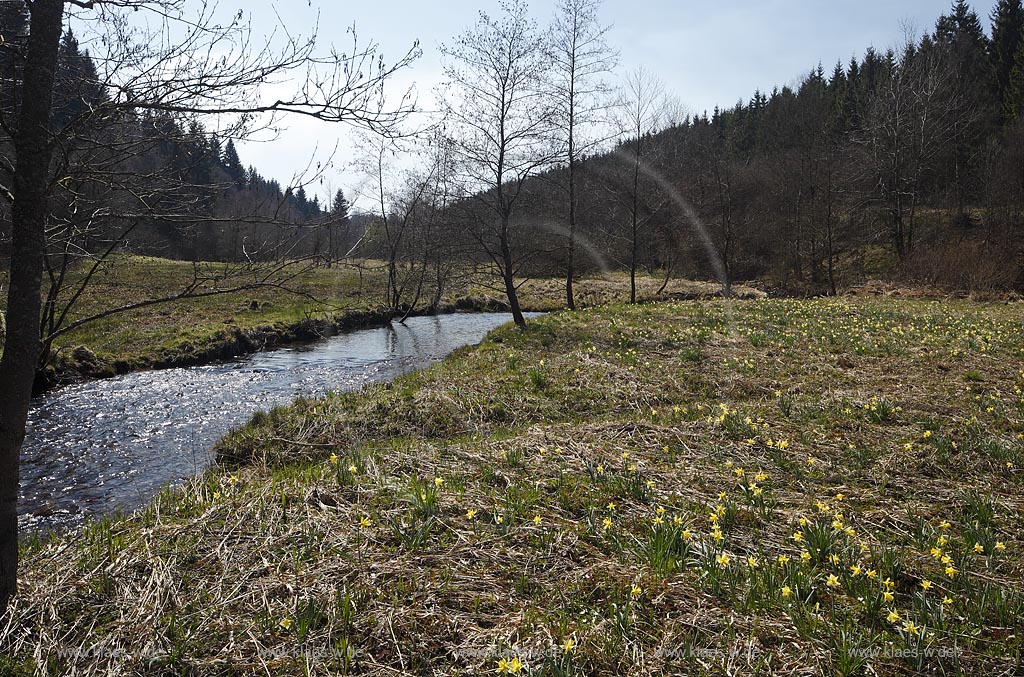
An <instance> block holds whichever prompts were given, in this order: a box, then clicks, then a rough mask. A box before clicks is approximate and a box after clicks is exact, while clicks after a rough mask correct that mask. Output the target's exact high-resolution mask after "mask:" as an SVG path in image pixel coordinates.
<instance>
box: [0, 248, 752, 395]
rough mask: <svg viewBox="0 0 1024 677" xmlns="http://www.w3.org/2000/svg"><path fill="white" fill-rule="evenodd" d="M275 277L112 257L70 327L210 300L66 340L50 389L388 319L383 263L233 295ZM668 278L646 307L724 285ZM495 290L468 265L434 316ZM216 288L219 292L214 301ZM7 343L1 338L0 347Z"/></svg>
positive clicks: (284, 271)
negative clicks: (125, 308) (189, 293)
mask: <svg viewBox="0 0 1024 677" xmlns="http://www.w3.org/2000/svg"><path fill="white" fill-rule="evenodd" d="M197 266H198V267H197ZM87 270H88V269H87V268H82V267H79V268H75V269H73V270H72V271H70V273H69V276H68V279H67V280H66V281H65V283H64V285H63V287H62V289H63V290H64V291H63V292H62V293H61V295H60V296H59V297H58V305H59V306H60V307H63V305H64V304H65V303H67V302H68V300H69V299H70V298H71V297H72V296H73V295H75V294H76V293H77V292H78V289H79V283H80V281H81V280H82V278H83V277H84V275H85V273H86V272H87ZM269 271H270V264H265V265H262V266H256V267H255V268H253V269H252V270H250V271H246V270H245V268H244V267H243V266H240V265H239V264H217V263H209V262H207V263H202V264H193V263H191V262H188V261H175V260H170V259H162V258H156V257H147V256H134V255H119V256H115V257H111V258H110V259H109V260H108V261H106V262H105V263H104V264H102V265H101V266H100V267H99V268H98V270H97V272H96V273H95V274H94V275H93V276H92V277H91V278H90V279H89V281H88V283H87V284H85V285H84V286H83V287H82V291H81V294H80V295H78V296H77V297H76V299H75V302H74V304H73V305H72V306H71V309H70V311H69V312H68V314H67V321H66V322H67V324H70V323H72V322H75V321H78V320H81V319H83V318H88V317H93V316H95V315H98V314H101V313H104V312H106V311H108V310H110V309H112V308H118V307H122V306H128V305H133V304H139V303H142V302H145V301H147V300H149V299H159V298H165V297H169V296H172V295H174V294H176V293H180V292H181V291H182V290H184V289H186V288H188V287H189V286H190V285H191V284H192V283H193V282H194V279H195V276H196V275H197V272H198V274H199V275H200V276H202V277H203V278H204V280H205V281H204V282H203V283H201V284H199V285H198V286H197V287H196V288H195V289H194V291H195V292H197V293H199V294H208V295H203V296H195V297H188V298H181V299H178V300H173V301H169V302H165V303H158V304H153V305H146V306H143V307H139V308H135V309H132V310H128V311H125V312H118V313H116V314H112V315H108V316H106V317H100V318H99V319H96V320H94V321H90V322H88V323H86V324H83V325H81V326H79V327H77V328H75V329H73V330H71V331H69V332H67V333H64V334H62V335H60V336H58V337H57V338H56V340H55V341H54V343H53V356H52V358H51V360H50V365H49V368H48V370H47V381H48V383H49V385H57V384H60V383H64V382H68V381H74V380H77V379H80V378H91V377H109V376H113V375H115V374H118V373H124V372H127V371H136V370H140V369H149V368H161V367H173V366H190V365H196V364H204V363H208V362H211V361H214V360H218V359H227V358H231V357H234V356H237V355H239V354H244V353H247V352H253V351H256V350H262V349H268V348H273V347H276V346H280V345H285V344H288V343H294V342H302V341H311V340H315V339H317V338H320V337H322V336H324V335H327V334H330V333H333V332H335V331H338V330H342V329H349V328H357V327H361V326H368V325H374V324H377V325H379V324H383V323H385V322H386V321H387V320H388V319H389V318H390V313H388V312H387V309H386V301H385V299H386V288H387V270H386V265H385V263H384V262H383V261H378V260H373V259H347V260H345V261H343V262H341V263H340V264H337V265H335V266H334V267H332V268H327V267H323V266H321V267H311V266H309V265H308V264H307V263H304V262H296V263H294V264H289V265H284V266H282V267H281V270H280V272H279V273H278V274H276V275H275V276H274V279H277V280H281V281H282V284H280V285H278V286H265V287H258V288H253V289H242V290H238V291H226V290H230V289H233V288H236V287H241V286H243V285H245V284H248V283H252V282H254V281H255V280H257V279H258V278H259V277H260V276H261V275H263V276H266V275H268V274H269ZM663 281H664V280H663V279H660V278H657V277H653V276H649V275H641V276H639V278H638V292H639V298H640V299H642V300H656V299H665V298H672V297H673V296H685V297H710V296H715V295H717V294H718V293H719V291H720V287H719V286H718V285H715V284H711V283H705V282H695V281H690V280H670V281H669V282H668V283H667V284H666V285H665V287H664V289H662V283H663ZM494 282H495V281H494V279H492V277H490V276H489V275H488V272H487V271H486V270H484V269H482V268H481V269H473V268H471V267H468V266H467V267H463V268H460V269H458V270H457V271H455V272H454V273H453V274H452V276H451V279H450V280H449V282H448V284H447V286H446V288H445V290H444V293H443V294H442V296H441V302H440V307H439V308H438V309H436V310H438V311H439V312H453V311H456V310H466V311H476V310H495V309H501V308H503V307H504V306H505V297H504V295H503V293H502V292H501V291H499V290H498V289H496V288H495V285H494ZM520 284H521V287H520V299H521V303H522V305H523V307H524V309H525V310H532V311H551V310H558V309H560V308H563V307H564V305H565V302H564V295H565V292H564V282H563V281H560V280H557V279H532V280H522V281H521V282H520ZM627 285H628V282H627V279H626V278H625V276H624V275H623V274H621V273H609V274H605V275H599V276H592V277H588V278H584V279H582V280H580V281H579V282H578V284H577V296H576V298H577V301H578V303H579V304H580V305H599V304H606V303H610V302H613V301H615V300H621V299H623V298H625V297H627V296H628V286H627ZM6 288H7V284H6V279H5V277H4V275H3V274H0V312H2V311H3V310H4V309H5V307H6ZM215 291H216V292H218V293H210V292H215ZM736 292H737V294H739V295H741V296H756V295H758V292H756V291H755V290H753V289H750V288H749V287H742V286H738V287H737V289H736ZM432 294H433V290H432V289H425V290H424V292H423V293H422V294H421V295H420V298H419V300H418V302H417V303H416V307H415V308H414V312H416V313H423V312H428V311H430V309H428V308H427V304H428V303H429V302H430V298H429V297H430V296H431V295H432ZM414 297H415V294H414V292H413V291H409V290H406V292H405V297H404V298H403V301H404V302H405V303H411V302H412V301H413V300H414ZM2 327H3V324H2V323H0V328H2ZM2 339H3V332H2V331H0V346H2ZM82 348H85V349H87V350H85V351H83V350H81V349H82Z"/></svg>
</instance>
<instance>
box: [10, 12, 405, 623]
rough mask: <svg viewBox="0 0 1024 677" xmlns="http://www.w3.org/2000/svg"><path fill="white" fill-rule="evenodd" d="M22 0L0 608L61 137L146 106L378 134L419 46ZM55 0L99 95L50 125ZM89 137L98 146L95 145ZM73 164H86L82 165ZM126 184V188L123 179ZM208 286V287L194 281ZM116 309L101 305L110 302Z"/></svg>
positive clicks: (163, 208) (399, 112) (119, 147)
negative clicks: (387, 88) (82, 31)
mask: <svg viewBox="0 0 1024 677" xmlns="http://www.w3.org/2000/svg"><path fill="white" fill-rule="evenodd" d="M27 5H28V8H29V11H30V14H31V21H30V29H29V34H28V36H27V39H26V46H25V60H24V80H23V85H22V97H21V106H20V110H17V111H16V113H14V114H12V115H7V114H6V112H7V111H4V113H5V115H4V120H3V127H4V128H5V129H7V130H9V133H10V136H11V138H12V141H13V146H14V151H15V158H16V159H15V162H14V167H13V169H14V171H13V172H11V179H12V180H11V182H10V183H7V182H6V181H5V182H4V183H5V184H6V185H9V186H10V190H9V193H8V196H9V199H10V201H11V211H12V221H13V224H12V239H11V248H12V256H11V258H10V286H9V289H8V316H7V320H8V327H9V328H8V332H7V336H6V341H5V343H4V350H3V356H2V358H0V610H2V609H6V606H7V603H8V601H9V599H10V597H11V596H12V595H13V594H15V592H16V585H17V577H16V573H17V559H18V518H17V495H18V481H19V472H18V463H19V450H20V448H21V443H22V441H23V439H24V436H25V422H26V417H27V413H28V408H29V401H30V398H31V394H32V385H33V380H34V376H35V371H36V365H37V363H38V359H39V355H40V350H41V346H42V341H41V322H40V318H41V314H42V313H41V310H42V306H43V302H42V297H41V292H42V277H43V271H44V266H45V257H46V252H47V246H48V243H47V235H48V229H50V228H51V227H52V226H53V225H54V217H55V215H56V214H57V210H56V205H55V204H54V202H55V201H54V192H55V191H56V190H57V188H58V187H60V186H62V185H64V184H65V183H66V182H67V180H68V178H69V174H70V171H69V170H70V168H71V167H74V166H76V164H75V163H72V162H65V161H64V159H65V149H66V148H68V147H69V144H68V139H70V138H72V136H73V135H75V134H76V130H81V129H83V128H85V127H87V126H88V125H89V124H91V123H93V122H94V121H96V120H116V119H119V118H121V119H123V118H126V117H129V116H139V115H144V114H146V113H147V112H150V113H164V114H171V115H179V116H183V117H185V118H191V119H196V118H198V117H201V116H206V115H216V116H221V117H218V119H224V118H223V117H222V116H224V115H231V116H234V118H233V120H234V121H233V122H232V124H231V127H230V131H231V136H232V137H233V138H243V137H244V136H245V135H246V134H248V133H251V132H252V131H253V130H254V129H256V128H257V127H260V126H267V125H274V124H276V123H277V120H278V116H280V115H285V114H294V115H303V116H308V117H313V118H316V119H320V120H324V121H333V122H348V123H353V124H356V125H359V126H362V127H365V128H370V129H373V130H376V131H379V132H383V133H388V132H389V131H391V130H392V129H394V127H395V125H397V124H398V123H399V122H400V121H401V120H402V119H403V118H404V117H405V116H406V115H407V114H408V113H409V112H410V111H411V110H412V102H411V100H410V99H408V98H403V99H401V100H400V101H399V102H397V103H395V102H391V101H388V100H387V99H386V97H385V96H384V84H385V82H386V81H388V80H389V79H390V78H391V76H392V75H393V74H394V73H395V72H396V70H398V69H401V68H404V67H406V66H408V65H409V64H410V63H411V61H412V60H413V59H414V58H416V56H417V54H418V51H417V49H416V48H415V47H414V48H413V50H411V51H410V52H409V53H407V54H406V55H405V56H404V57H403V58H401V59H399V60H398V61H397V62H395V63H394V64H385V62H384V61H383V59H382V57H381V56H380V54H379V53H378V51H377V49H376V47H375V46H374V45H372V44H371V45H369V46H362V45H360V44H359V43H358V42H357V41H356V40H355V37H354V31H353V32H352V33H353V49H352V50H351V52H345V53H341V52H338V51H335V50H329V51H328V52H327V53H326V54H323V55H322V54H321V51H320V49H319V47H318V41H317V38H316V33H315V31H314V33H313V34H312V35H311V36H310V37H308V38H298V37H287V38H286V39H284V40H283V42H275V41H274V40H272V39H270V38H268V39H267V40H266V41H265V42H263V43H262V44H260V43H259V42H255V41H254V40H253V38H254V36H253V35H252V34H251V31H250V30H249V27H248V26H247V25H245V24H244V23H242V21H241V16H242V15H241V13H239V15H238V16H237V17H236V19H235V20H234V21H232V22H230V23H227V24H223V23H220V22H218V21H217V20H216V19H215V17H214V11H213V6H212V5H206V4H205V3H199V4H198V9H197V10H195V11H192V10H190V8H191V7H196V6H197V5H196V3H185V2H184V1H183V0H110V1H109V2H107V1H104V0H68V1H67V2H65V0H30V1H29V2H27ZM66 9H71V10H72V11H73V12H74V13H75V15H76V16H77V17H78V18H79V19H81V20H82V21H83V22H85V23H83V25H88V26H93V27H95V30H96V31H97V32H98V33H99V34H100V36H101V38H102V39H98V40H97V41H96V42H95V43H94V44H95V45H96V48H97V53H96V54H95V56H96V58H97V61H98V62H99V63H100V64H101V69H100V74H99V77H100V78H101V79H102V85H103V88H104V90H105V97H104V99H103V100H102V102H97V103H96V104H95V105H93V106H89V107H85V108H84V109H83V110H81V111H80V112H79V113H77V114H76V115H75V116H74V117H73V118H72V119H70V120H68V121H66V123H65V124H64V125H63V127H62V128H61V129H55V128H54V124H53V121H54V114H53V113H54V112H53V106H52V104H51V102H52V101H53V100H54V91H55V82H56V70H57V54H58V50H59V47H60V41H61V34H62V28H63V22H64V19H65V10H66ZM139 11H142V12H148V13H149V16H150V19H151V20H152V21H153V27H151V28H149V29H146V28H143V26H145V25H146V24H145V23H143V22H139V21H137V20H134V18H133V17H137V16H139V15H137V14H135V13H136V12H139ZM286 33H287V32H286ZM288 35H289V36H291V35H292V34H290V33H289V34H288ZM277 45H280V46H279V47H278V46H277ZM289 81H294V82H297V83H298V84H297V85H296V86H295V90H294V92H292V93H291V94H282V93H280V89H281V88H280V86H279V87H278V88H277V89H278V92H277V95H276V96H265V95H264V94H262V92H263V89H262V87H263V85H266V84H268V83H276V84H277V85H281V84H282V83H286V82H289ZM94 138H96V140H97V141H100V140H102V139H103V137H102V136H101V137H94ZM106 142H107V143H108V144H114V145H115V151H116V153H118V154H119V153H123V152H126V151H127V150H129V149H130V144H131V143H132V139H121V140H118V139H112V138H110V137H107V138H106ZM71 145H74V144H71ZM96 148H97V149H99V150H102V149H103V148H104V146H103V145H102V143H100V144H99V145H97V146H96ZM108 148H109V146H108ZM108 152H109V150H102V152H98V153H97V154H98V155H100V156H102V155H103V153H108ZM82 157H84V158H88V157H89V155H88V154H86V155H84V156H82ZM79 166H80V165H79ZM123 170H124V165H119V170H118V171H117V172H104V173H103V176H104V178H103V179H102V180H104V181H112V180H115V178H114V177H120V179H116V180H122V179H123V180H126V181H127V178H128V177H131V176H133V174H132V173H131V172H128V173H123ZM82 171H83V172H87V171H88V170H87V167H86V168H84V169H83V170H82ZM72 178H73V177H72ZM125 188H126V190H128V191H129V192H130V190H131V188H132V186H130V185H126V186H125ZM4 192H7V191H4ZM72 204H73V202H72ZM132 204H134V205H135V206H136V208H137V209H140V210H142V211H147V212H148V211H157V212H165V213H166V215H168V216H169V217H170V215H172V214H175V213H177V214H180V213H181V212H180V211H177V210H180V209H182V208H188V207H191V206H194V203H193V202H190V201H188V200H182V201H178V202H168V201H166V200H147V199H145V198H144V197H143V199H136V200H135V202H134V203H132ZM140 205H141V207H140ZM278 282H279V280H275V281H274V283H275V284H276V283H278ZM200 286H202V285H200ZM198 289H199V287H196V289H193V290H192V291H197V290H198ZM186 291H189V290H186ZM206 291H210V290H209V289H205V290H203V291H201V292H199V293H200V294H201V293H205V292H206ZM171 297H177V295H170V296H169V297H168V298H171ZM154 302H156V300H154ZM123 309H124V307H121V308H112V309H111V312H117V311H119V310H123ZM107 314H108V315H109V314H110V313H107Z"/></svg>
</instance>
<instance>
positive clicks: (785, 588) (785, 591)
mask: <svg viewBox="0 0 1024 677" xmlns="http://www.w3.org/2000/svg"><path fill="white" fill-rule="evenodd" d="M780 592H781V594H782V597H783V598H788V597H789V596H790V595H792V594H793V590H792V588H790V587H789V586H788V585H784V586H782V590H781V591H780Z"/></svg>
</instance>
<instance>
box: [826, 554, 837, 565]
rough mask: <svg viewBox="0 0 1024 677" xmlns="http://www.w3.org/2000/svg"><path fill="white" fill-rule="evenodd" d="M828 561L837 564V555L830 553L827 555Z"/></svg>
mask: <svg viewBox="0 0 1024 677" xmlns="http://www.w3.org/2000/svg"><path fill="white" fill-rule="evenodd" d="M828 561H829V562H831V563H832V564H839V555H836V554H831V555H829V556H828Z"/></svg>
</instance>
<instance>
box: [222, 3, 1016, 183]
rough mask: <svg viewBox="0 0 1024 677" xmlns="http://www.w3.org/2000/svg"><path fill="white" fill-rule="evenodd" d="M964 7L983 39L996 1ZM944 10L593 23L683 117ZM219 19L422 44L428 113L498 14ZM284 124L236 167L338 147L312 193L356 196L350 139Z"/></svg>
mask: <svg viewBox="0 0 1024 677" xmlns="http://www.w3.org/2000/svg"><path fill="white" fill-rule="evenodd" d="M554 4H555V3H554V1H553V0H535V1H534V2H532V3H531V4H530V7H531V10H532V12H533V14H534V15H535V17H536V18H537V19H538V21H540V22H541V23H547V22H548V21H549V19H550V17H551V16H552V13H553V11H554V10H553V8H554ZM971 4H972V6H973V7H974V9H975V11H977V13H978V15H979V16H980V17H981V19H982V22H983V24H984V25H985V28H986V30H989V25H988V24H989V18H988V17H989V14H990V13H991V11H992V7H993V6H994V5H995V4H996V0H975V2H972V3H971ZM949 6H950V3H949V2H947V0H719V1H718V2H714V1H712V2H707V1H705V0H605V1H604V3H603V6H602V9H601V16H602V21H603V22H604V23H606V24H609V25H611V27H612V28H611V31H610V33H609V41H610V42H611V44H612V45H613V46H614V47H615V48H617V49H618V50H619V51H620V52H621V58H620V66H619V72H620V73H624V72H626V71H628V70H632V69H634V68H636V67H637V66H640V65H644V66H645V67H646V68H647V69H649V70H651V71H652V72H653V73H654V74H656V75H657V76H659V77H660V78H661V79H662V80H663V81H664V82H665V85H666V90H667V91H668V92H670V93H672V94H673V95H674V96H675V97H677V98H678V99H679V100H680V101H681V102H682V103H683V104H684V105H685V106H686V108H687V109H688V110H690V111H695V112H700V111H704V110H709V111H710V110H711V109H713V108H714V107H715V105H720V106H731V105H732V104H734V103H735V102H736V101H738V100H740V99H744V100H748V99H749V98H750V96H751V95H752V94H753V92H754V90H755V89H761V90H762V91H770V90H771V89H772V87H773V86H776V85H780V86H781V85H785V84H791V83H793V82H795V81H796V80H797V79H798V78H799V77H800V76H801V75H802V74H805V73H807V72H808V71H809V70H810V69H811V68H813V67H815V66H816V65H817V64H818V62H821V63H822V64H823V65H824V66H825V68H826V70H831V67H832V66H833V65H834V64H835V62H836V61H837V60H841V61H843V62H844V63H846V62H848V61H849V59H850V57H851V56H853V55H854V54H857V55H861V54H863V51H864V50H865V49H866V48H867V47H869V46H874V47H875V48H877V49H880V50H884V49H886V48H888V47H890V46H894V45H896V44H898V43H899V42H900V41H901V40H902V37H903V34H904V27H906V26H910V27H914V28H916V31H917V33H918V34H920V33H921V32H923V31H925V30H930V29H931V28H932V27H933V26H934V23H935V20H936V19H937V18H938V17H939V15H940V14H942V13H944V12H945V11H947V10H948V9H949ZM221 9H222V10H224V11H228V12H233V11H238V9H242V11H243V12H245V13H246V14H247V15H250V16H251V20H252V23H253V28H254V32H255V33H261V32H266V31H270V30H273V28H274V25H275V24H276V23H277V22H278V19H277V16H280V17H281V19H282V20H283V21H284V22H285V23H286V24H287V26H288V27H289V30H292V31H297V32H302V33H307V34H308V33H309V32H310V28H311V27H312V26H313V25H315V24H316V23H317V21H319V33H320V38H321V40H322V41H324V42H331V41H333V42H335V43H336V44H337V45H338V46H339V47H343V46H345V45H347V39H346V36H345V29H346V27H348V26H351V25H352V24H353V23H354V24H355V25H356V27H357V29H358V33H359V35H360V38H361V40H368V39H372V40H374V41H375V42H377V43H379V45H380V47H381V49H382V51H383V53H384V55H385V58H389V59H391V60H394V59H395V58H397V57H399V56H400V55H402V54H404V53H405V51H406V50H408V49H409V47H411V45H412V44H413V42H414V41H415V40H419V42H420V46H421V47H422V49H423V56H422V57H421V58H420V59H419V60H418V61H417V62H416V63H415V64H414V65H413V67H412V68H411V69H409V71H408V72H407V73H405V74H404V75H403V77H402V79H401V81H400V82H397V83H396V85H397V86H399V87H400V88H401V87H405V86H408V85H411V84H413V83H415V85H416V88H417V90H418V92H419V99H420V102H421V103H423V104H426V105H427V106H429V105H430V103H431V89H432V88H433V87H434V86H435V85H436V84H438V83H439V82H441V81H442V73H441V65H440V61H439V58H438V50H437V47H438V45H439V44H440V43H442V42H445V41H449V40H451V38H452V37H454V36H455V35H457V34H458V33H460V32H461V31H462V30H464V29H465V28H467V27H468V26H470V25H472V24H473V22H474V21H475V19H476V16H477V11H478V10H481V9H483V10H485V11H488V12H496V11H497V10H498V3H497V1H496V0H472V1H470V0H447V1H446V2H423V1H422V0H417V1H406V0H391V1H385V2H382V1H380V0H361V1H360V2H339V1H336V2H330V1H326V0H325V1H323V2H317V1H316V0H313V1H312V2H308V0H255V1H252V2H248V3H246V4H245V5H242V6H239V5H237V4H235V3H233V2H230V0H229V1H228V2H224V3H223V4H222V5H221ZM275 10H276V12H275ZM287 124H288V126H289V129H287V130H286V131H284V132H282V133H281V136H280V138H278V139H277V140H275V141H273V142H265V143H254V142H246V143H244V144H241V145H240V147H239V152H240V154H241V156H242V161H243V162H244V163H245V164H247V165H250V164H251V165H254V166H255V167H256V168H257V169H258V170H259V172H260V173H261V174H263V175H264V176H268V177H274V178H276V179H278V180H279V181H281V182H282V184H284V185H287V184H288V183H289V182H290V179H291V177H292V175H293V174H295V173H296V172H300V171H301V170H302V169H303V168H305V167H307V166H308V165H309V161H310V157H311V156H312V155H314V154H316V157H317V160H318V161H321V162H324V161H326V159H327V156H328V153H329V151H330V150H332V149H333V148H334V147H335V146H336V145H338V149H339V150H338V153H337V154H336V156H335V159H334V163H333V168H332V169H331V170H330V171H329V172H328V173H327V174H326V176H325V181H324V185H323V186H321V187H315V188H312V189H311V193H317V194H320V195H321V199H324V196H326V194H327V191H328V187H333V188H338V187H340V188H342V189H344V190H345V191H346V193H347V194H350V193H353V192H355V189H356V188H357V186H356V185H355V184H356V183H357V182H358V176H357V175H356V173H355V172H354V171H353V170H352V169H351V168H350V167H346V163H347V162H348V161H350V160H351V159H352V158H351V155H352V149H351V146H350V144H349V141H348V139H349V134H350V132H349V130H347V129H346V128H344V127H343V126H340V125H331V124H324V123H317V122H315V121H312V120H298V119H293V120H291V121H289V122H288V123H287Z"/></svg>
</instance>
